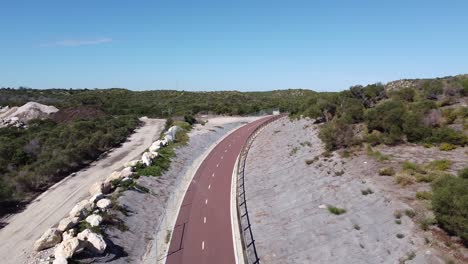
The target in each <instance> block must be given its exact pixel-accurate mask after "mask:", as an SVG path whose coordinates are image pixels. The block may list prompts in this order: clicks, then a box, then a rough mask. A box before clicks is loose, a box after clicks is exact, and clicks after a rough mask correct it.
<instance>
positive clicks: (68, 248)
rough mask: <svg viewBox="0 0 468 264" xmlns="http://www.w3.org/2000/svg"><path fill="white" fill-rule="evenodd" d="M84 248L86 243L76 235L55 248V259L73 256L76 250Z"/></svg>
mask: <svg viewBox="0 0 468 264" xmlns="http://www.w3.org/2000/svg"><path fill="white" fill-rule="evenodd" d="M82 248H84V243H83V242H82V241H80V240H79V239H78V238H76V237H73V238H71V239H68V240H64V241H62V243H60V244H59V245H58V246H57V247H56V248H55V251H54V256H55V259H59V258H65V259H68V258H71V257H72V256H73V254H75V252H77V251H78V250H80V249H82Z"/></svg>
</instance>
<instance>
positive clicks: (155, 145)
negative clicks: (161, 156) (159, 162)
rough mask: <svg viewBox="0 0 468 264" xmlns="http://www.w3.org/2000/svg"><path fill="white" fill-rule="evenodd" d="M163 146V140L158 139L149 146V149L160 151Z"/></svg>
mask: <svg viewBox="0 0 468 264" xmlns="http://www.w3.org/2000/svg"><path fill="white" fill-rule="evenodd" d="M162 146H163V143H162V141H161V140H157V141H155V142H153V144H151V146H150V147H149V151H152V152H156V151H158V150H159V149H160V148H161V147H162Z"/></svg>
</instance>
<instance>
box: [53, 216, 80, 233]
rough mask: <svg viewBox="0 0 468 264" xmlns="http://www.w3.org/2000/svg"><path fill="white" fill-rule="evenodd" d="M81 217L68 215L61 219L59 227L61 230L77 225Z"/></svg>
mask: <svg viewBox="0 0 468 264" xmlns="http://www.w3.org/2000/svg"><path fill="white" fill-rule="evenodd" d="M79 221H80V219H79V218H78V217H66V218H64V219H62V220H60V222H59V224H58V226H57V229H58V230H59V231H61V232H63V231H67V230H68V229H70V228H72V227H74V226H76V225H77V224H78V222H79Z"/></svg>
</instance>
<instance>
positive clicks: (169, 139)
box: [164, 135, 174, 143]
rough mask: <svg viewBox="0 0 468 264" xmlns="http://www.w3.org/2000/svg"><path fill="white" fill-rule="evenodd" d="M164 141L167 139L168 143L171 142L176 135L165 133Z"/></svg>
mask: <svg viewBox="0 0 468 264" xmlns="http://www.w3.org/2000/svg"><path fill="white" fill-rule="evenodd" d="M164 141H166V142H167V143H171V142H172V141H174V137H173V136H171V135H165V136H164Z"/></svg>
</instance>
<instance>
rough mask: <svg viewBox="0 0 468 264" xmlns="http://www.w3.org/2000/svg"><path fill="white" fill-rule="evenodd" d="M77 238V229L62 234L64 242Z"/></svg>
mask: <svg viewBox="0 0 468 264" xmlns="http://www.w3.org/2000/svg"><path fill="white" fill-rule="evenodd" d="M75 236H76V228H72V229H69V230H67V231H65V232H63V234H62V240H63V241H65V240H68V239H71V238H73V237H75Z"/></svg>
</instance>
